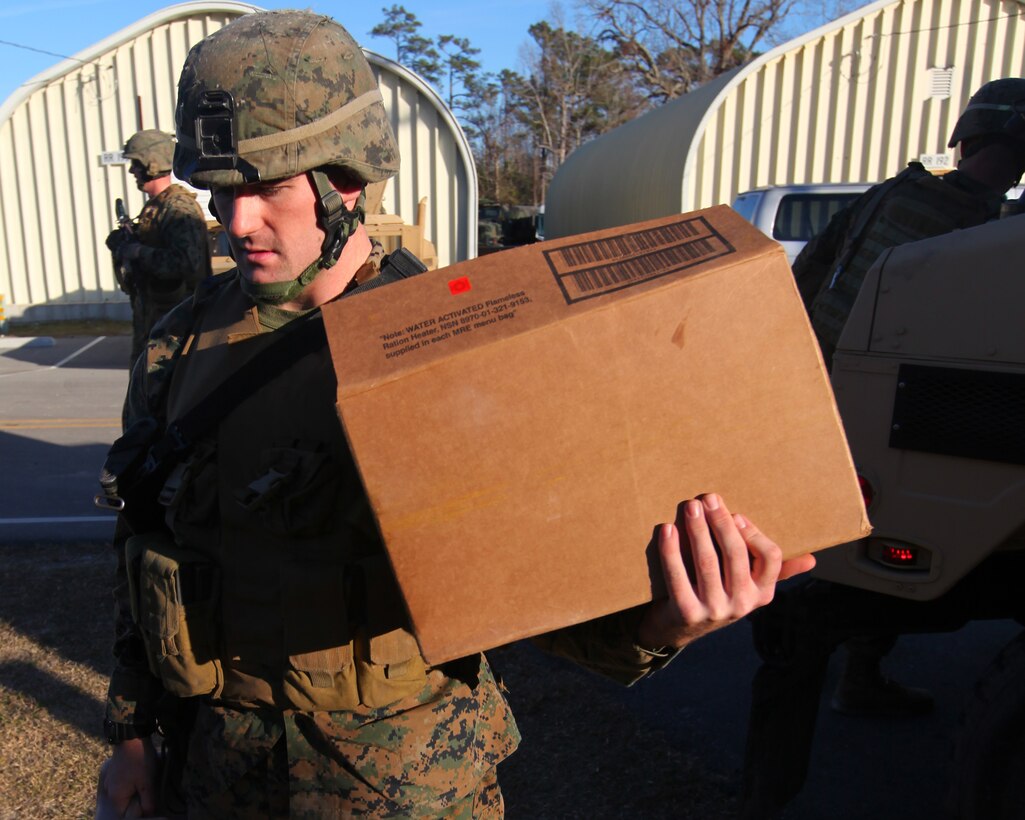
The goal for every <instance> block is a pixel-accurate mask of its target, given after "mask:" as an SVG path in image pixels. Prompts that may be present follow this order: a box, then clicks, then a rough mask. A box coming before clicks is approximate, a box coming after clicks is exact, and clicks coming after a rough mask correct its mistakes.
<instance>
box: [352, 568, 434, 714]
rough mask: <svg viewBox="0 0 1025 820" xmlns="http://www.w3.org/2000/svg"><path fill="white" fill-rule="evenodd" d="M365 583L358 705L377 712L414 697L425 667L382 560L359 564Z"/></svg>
mask: <svg viewBox="0 0 1025 820" xmlns="http://www.w3.org/2000/svg"><path fill="white" fill-rule="evenodd" d="M361 565H362V567H363V570H364V572H365V573H366V583H367V635H366V636H365V637H366V651H365V652H364V651H363V648H362V646H361V645H360V644H361V643H362V641H358V642H357V644H356V646H357V663H356V678H357V683H358V686H359V693H360V702H361V703H363V705H365V706H369V707H371V708H380V707H382V706H388V705H389V704H392V703H395V701H398V700H402V698H405V697H409V696H410V695H415V694H416V693H417V692H419V691H420V690H421V689H422V688H423V687H424V686H425V685H426V683H427V664H426V663H425V662H424V659H423V657H422V656H421V654H420V647H419V646H418V645H417V642H416V638H414V637H413V635H412V634H411V633H410V632H409V630H408V628H407V625H408V619H407V617H406V607H405V604H404V603H403V601H402V596H401V594H400V593H399V590H398V586H397V583H396V581H395V576H394V574H393V573H392V571H391V567H390V566H389V565H388V561H387V559H386V558H385V557H384V556H377V557H374V558H369V559H364V561H362V562H361Z"/></svg>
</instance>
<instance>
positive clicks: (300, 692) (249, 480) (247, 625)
mask: <svg viewBox="0 0 1025 820" xmlns="http://www.w3.org/2000/svg"><path fill="white" fill-rule="evenodd" d="M275 335H276V334H274V333H267V332H261V329H260V326H259V320H258V318H257V314H256V310H255V308H253V307H252V305H251V303H250V302H249V301H248V299H247V298H246V297H245V296H244V295H243V294H242V292H241V291H240V289H239V288H238V287H237V285H230V286H226V287H222V288H219V289H218V290H217V292H216V293H215V294H214V296H213V297H212V303H211V304H209V305H208V306H206V307H205V309H204V310H203V311H202V313H201V315H200V318H199V321H198V324H197V326H196V327H195V328H194V329H193V333H192V335H191V336H190V337H189V338H188V340H187V341H186V343H185V346H184V348H183V352H182V355H181V358H180V360H179V361H178V363H177V364H176V366H175V369H174V373H173V376H172V379H171V383H170V389H169V395H168V406H167V417H168V418H170V419H173V418H177V417H179V416H180V415H181V414H182V413H183V412H184V411H185V410H186V409H188V408H189V407H191V406H194V405H195V403H196V402H198V401H199V400H200V399H201V398H202V397H203V396H204V395H206V394H207V393H208V392H209V391H210V390H211V389H212V388H213V387H215V386H216V385H217V384H218V383H219V382H220V381H221V380H223V378H224V375H225V374H227V373H231V372H234V371H235V370H237V369H238V368H239V367H240V366H241V365H242V364H243V363H244V362H246V361H248V360H249V359H250V358H252V357H253V356H255V355H256V354H257V353H258V352H259V351H261V350H262V349H264V348H265V347H266V346H267V345H268V344H271V343H272V342H273V339H274V337H275ZM335 401H336V395H335V376H334V372H333V369H332V367H331V362H330V357H329V355H328V351H327V349H326V347H322V348H321V349H320V350H318V351H316V352H313V353H310V354H308V355H306V356H305V357H304V358H302V359H300V360H299V361H298V362H297V363H296V364H294V365H293V366H292V367H291V368H290V369H288V370H287V371H286V372H285V374H284V375H282V376H280V377H278V378H276V379H273V380H272V381H270V382H269V383H267V384H264V385H261V386H260V388H259V389H257V390H256V392H255V393H253V394H252V395H251V396H250V397H249V398H247V399H244V400H243V401H242V402H241V403H239V404H238V405H237V406H236V407H235V408H234V409H233V410H232V411H231V412H230V413H229V414H228V415H227V416H226V417H224V418H223V419H222V420H221V422H220V424H219V425H218V426H217V429H216V432H215V433H214V434H211V435H210V436H208V437H207V439H206V440H203V441H201V442H200V443H199V444H198V445H197V446H196V447H195V448H194V449H193V451H192V453H191V455H190V457H189V458H188V460H186V461H185V462H184V463H181V464H179V465H177V467H176V468H175V470H174V471H173V472H172V473H171V475H170V477H169V478H168V479H167V482H166V483H165V485H164V488H163V492H162V493H161V496H160V501H161V503H162V504H164V505H166V508H167V513H166V523H167V525H168V528H169V530H170V532H171V533H173V541H172V539H171V537H170V536H167V535H145V536H138V537H136V538H133V539H129V544H128V547H127V548H126V554H127V558H128V566H129V578H130V583H132V584H134V586H133V590H132V600H133V604H135V605H136V606H137V609H138V612H137V614H136V622H137V623H138V624H139V627H140V629H141V631H142V633H143V637H144V640H145V642H146V644H147V651H148V654H149V658H150V665H151V668H152V670H153V671H154V673H155V674H157V675H159V676H160V677H161V679H162V680H163V683H164V686H165V688H166V689H167V690H168V691H170V692H171V693H172V694H175V695H179V696H191V695H209V696H210V697H212V698H214V699H217V700H221V701H225V702H229V703H232V704H237V705H241V706H259V705H272V706H275V707H278V708H283V709H299V710H304V711H309V710H338V709H345V710H349V709H354V708H356V707H357V706H359V705H361V704H362V705H363V706H368V707H371V708H377V707H381V706H386V705H388V704H390V703H393V702H395V701H397V700H399V699H401V698H403V697H407V696H409V695H411V694H414V693H416V692H419V691H420V690H421V689H423V687H424V685H425V684H426V683H427V681H428V670H427V669H426V666H425V663H424V661H423V658H422V657H421V656H420V654H419V650H418V648H417V644H416V641H415V639H414V638H413V636H412V635H411V634H410V632H409V631H408V629H407V623H406V617H405V609H404V607H403V604H402V600H401V597H400V595H399V592H398V589H397V585H396V581H395V578H394V576H393V574H392V573H391V571H390V568H389V566H388V563H387V560H386V557H385V554H384V550H383V546H382V543H381V540H380V537H379V535H378V533H377V530H376V525H375V523H374V519H373V517H372V513H371V511H370V507H369V503H368V501H367V498H366V494H365V492H364V490H363V487H362V484H361V482H360V479H359V475H358V473H357V470H356V467H355V464H354V462H353V459H352V456H351V454H350V452H349V450H348V447H347V445H346V443H345V440H344V436H343V434H342V430H341V427H340V424H339V421H338V417H337V415H336V412H335Z"/></svg>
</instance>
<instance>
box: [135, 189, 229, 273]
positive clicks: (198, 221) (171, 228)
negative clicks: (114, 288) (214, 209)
mask: <svg viewBox="0 0 1025 820" xmlns="http://www.w3.org/2000/svg"><path fill="white" fill-rule="evenodd" d="M175 187H177V186H172V188H171V189H168V191H165V192H164V194H162V195H161V197H166V198H162V199H160V200H159V201H158V200H156V199H155V200H154V201H153V202H152V203H150V206H153V207H152V210H150V211H149V212H147V209H148V208H149V207H150V206H147V208H144V209H143V214H142V215H140V234H139V239H140V241H141V243H142V244H141V247H140V248H139V256H138V259H137V260H136V261H135V262H134V263H133V264H134V267H135V269H136V270H139V271H141V272H142V273H143V275H144V276H149V277H152V278H154V279H160V280H163V281H166V282H183V283H184V284H185V285H187V286H188V287H189V288H195V286H196V285H197V284H198V283H199V282H200V281H201V280H203V279H204V278H205V277H206V276H207V274H208V273H209V271H210V239H209V235H208V232H207V227H206V220H205V219H204V217H203V211H202V209H201V208H200V207H199V205H198V204H197V203H196V200H195V199H194V198H193V197H192V195H191V194H189V193H188V192H186V191H184V190H181V191H180V192H179V191H174V190H173V189H174V188H175Z"/></svg>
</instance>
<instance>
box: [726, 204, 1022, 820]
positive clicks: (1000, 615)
mask: <svg viewBox="0 0 1025 820" xmlns="http://www.w3.org/2000/svg"><path fill="white" fill-rule="evenodd" d="M1023 264H1025V215H1017V216H1010V217H1008V218H1006V219H1001V220H999V221H996V222H991V223H988V224H985V225H981V226H979V227H977V228H972V229H970V230H964V231H955V232H953V233H950V234H946V235H944V236H940V237H936V238H933V239H927V240H923V241H921V242H915V243H910V244H907V245H902V246H899V247H896V248H893V249H891V250H889V251H887V252H885V253H884V254H883V255H882V256H881V257H880V258H879V260H878V262H877V263H876V264H875V266H874V267H873V268H872V270H871V271H870V272H869V274H868V275H867V278H866V280H865V283H864V286H863V287H862V289H861V292H860V294H859V296H858V299H857V301H856V303H855V305H854V308H853V311H852V313H851V315H850V318H849V320H848V322H847V325H846V326H845V328H844V331H843V334H842V336H841V337H840V341H839V345H838V348H837V351H836V354H835V356H834V358H833V370H832V382H833V388H834V391H835V393H836V399H837V405H838V407H839V410H840V414H841V416H842V419H843V423H844V427H845V429H846V432H847V437H848V440H849V442H850V445H851V451H852V454H853V457H854V461H855V465H856V467H857V470H858V473H859V477H860V481H861V484H862V488H863V492H864V496H865V502H866V505H867V508H868V512H869V518H870V520H871V522H872V525H873V528H874V531H873V533H872V535H871V536H870V537H868V538H865V539H862V540H861V541H857V542H855V543H851V544H844V545H842V546H839V547H836V548H833V549H831V550H826V551H824V552H822V553H819V560H818V567H817V568H816V570H815V572H814V575H815V578H813V579H812V580H811V581H807V582H804V583H801V584H798V585H796V586H793V587H790V588H788V589H785V590H784V591H783V592H782V593H781V594H780V595H779V596H778V598H777V601H776V602H774V603H773V605H772V606H770V607H768V608H766V609H765V610H764V611H763V612H762V613H759V614H758V615H757V616H756V617H755V618H754V619H753V623H754V634H755V642H756V647H757V649H758V651H759V653H760V654H761V656H762V658H763V660H764V661H765V663H764V665H763V666H762V668H761V669H760V670H759V672H758V674H757V676H756V680H755V684H754V692H753V706H752V712H751V721H750V724H749V737H748V765H747V767H746V773H745V799H744V802H745V817H750V818H754V817H773V816H775V814H774V812H775V811H777V810H779V809H780V808H781V807H782V806H783V805H785V803H786V802H788V801H789V800H790V799H791V798H792V797H793V796H794V795H795V794H796V793H797V791H798V790H799V789H800V787H801V785H802V783H803V780H804V776H805V773H806V771H807V767H808V765H809V750H810V746H811V740H812V735H813V732H814V725H815V715H816V713H817V710H818V707H819V694H820V690H821V687H822V683H823V678H824V672H825V666H826V662H827V661H828V659H829V656H830V654H831V653H832V652H833V650H834V649H835V648H836V647H837V646H838V645H839V644H840V643H842V642H843V641H844V640H846V639H848V638H850V637H852V636H859V635H860V636H865V635H867V636H871V635H879V636H884V635H887V634H893V633H898V634H900V633H929V632H944V631H953V630H956V629H959V628H960V627H962V626H963V625H964V624H966V623H967V622H969V621H971V620H976V619H1015V620H1017V621H1018V622H1019V623H1022V624H1025V590H1023V588H1022V585H1023V583H1025V322H1023V319H1022V311H1023V305H1025V273H1023V270H1022V268H1023ZM781 739H782V740H781ZM949 782H950V795H949V799H948V803H949V808H950V811H951V815H952V816H954V817H958V818H965V819H966V820H1012V818H1015V819H1016V820H1020V819H1021V818H1023V817H1025V632H1020V633H1019V634H1018V635H1017V637H1015V638H1014V640H1012V641H1011V642H1010V643H1009V644H1008V645H1007V646H1006V647H1005V648H1004V649H1003V650H1002V651H1001V652H1000V653H999V655H998V656H997V657H996V658H994V660H993V662H992V665H991V666H990V667H989V668H988V669H987V670H986V671H985V673H984V674H983V675H982V677H981V678H980V679H979V681H978V683H977V685H976V689H975V698H974V700H973V701H972V702H971V703H970V704H969V705H968V706H967V708H966V714H965V720H964V726H963V731H962V733H961V736H960V737H959V739H958V741H957V748H956V749H955V750H954V753H953V765H952V769H951V776H950V780H949Z"/></svg>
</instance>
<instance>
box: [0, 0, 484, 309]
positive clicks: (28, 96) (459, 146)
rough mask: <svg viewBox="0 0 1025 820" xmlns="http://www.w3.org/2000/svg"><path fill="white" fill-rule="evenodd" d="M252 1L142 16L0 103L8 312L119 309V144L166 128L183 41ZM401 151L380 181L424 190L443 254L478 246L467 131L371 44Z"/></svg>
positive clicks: (400, 192) (392, 207)
mask: <svg viewBox="0 0 1025 820" xmlns="http://www.w3.org/2000/svg"><path fill="white" fill-rule="evenodd" d="M253 8H254V7H251V6H245V5H243V4H239V3H202V2H199V3H197V2H193V3H185V4H181V5H180V6H172V7H170V8H169V9H165V10H163V11H162V12H158V13H156V14H154V15H150V17H147V18H145V19H144V20H142V21H140V23H139V24H137V25H136V26H134V27H132V28H130V29H126V30H125V31H123V32H120V33H118V34H116V35H112V37H111V38H108V39H107V40H105V41H103V42H102V43H100V44H98V45H97V46H95V47H93V48H92V49H87V50H86V51H83V52H82V53H80V54H79V55H77V59H75V60H68V61H65V62H64V63H61V64H60V65H58V66H56V67H55V68H54V69H52V70H51V71H50V72H46V73H44V74H42V75H40V76H39V78H37V79H38V80H39V82H38V84H37V86H36V87H34V88H30V89H29V90H28V91H27V92H19V93H16V95H15V96H13V97H12V98H11V99H10V100H8V102H7V103H5V104H4V106H3V107H2V108H0V294H3V296H4V304H5V307H6V314H7V317H8V318H13V319H18V318H21V319H22V320H51V319H69V318H96V317H117V318H127V317H128V316H129V315H130V314H129V310H128V305H127V301H126V299H125V297H124V295H123V294H122V293H121V292H120V291H119V290H118V288H117V285H116V283H115V281H114V275H113V269H112V266H111V261H110V254H109V252H108V251H107V248H106V246H105V245H104V244H103V241H104V239H105V237H106V235H107V233H108V231H110V229H111V228H112V227H113V226H114V222H115V219H114V205H113V203H114V199H115V198H117V197H120V198H121V199H123V200H124V201H125V204H126V206H127V207H128V211H129V213H131V214H136V213H138V212H139V210H140V209H141V208H142V205H143V195H142V193H141V192H140V191H138V190H137V189H136V187H135V182H134V180H133V179H132V177H131V175H130V174H129V173H128V165H127V164H126V163H123V162H120V161H117V160H116V159H115V160H114V161H113V162H112V161H111V160H112V158H111V157H109V156H108V157H106V158H105V157H104V156H103V155H104V154H111V153H112V154H119V152H120V149H121V147H122V146H123V145H124V142H125V140H126V139H127V138H128V137H129V136H131V135H132V134H133V133H134V132H135V131H136V130H138V129H139V128H159V129H161V130H164V131H169V132H173V131H174V104H175V96H176V86H177V82H178V74H179V72H180V69H181V65H182V63H183V62H184V61H185V57H186V55H187V53H188V50H189V48H190V47H191V46H192V44H193V43H196V42H198V41H199V40H201V39H202V38H203V37H205V36H206V35H208V34H210V33H211V32H213V31H216V30H217V29H218V28H220V27H222V26H223V25H225V24H226V23H227V22H229V21H230V20H232V19H234V18H235V17H237V16H239V15H240V14H243V13H246V12H247V11H249V10H252V9H253ZM367 56H368V58H369V59H370V61H371V64H372V66H373V68H374V71H375V73H376V74H377V76H378V80H379V82H380V84H381V87H382V91H383V92H384V98H385V106H386V107H387V108H388V109H389V113H390V114H391V117H392V124H393V126H394V127H395V130H396V134H397V137H398V140H399V147H400V150H401V153H402V158H403V162H402V171H401V172H400V175H399V177H397V178H396V179H394V180H392V181H390V182H389V183H388V186H387V188H386V190H385V196H384V206H385V209H386V210H387V212H389V213H397V214H399V215H401V216H402V217H403V218H404V219H405V220H406V221H407V222H412V221H414V220H415V218H416V213H417V203H418V202H419V200H420V199H421V198H423V197H427V200H428V209H427V219H426V235H427V238H428V239H429V240H431V241H432V242H434V244H435V246H436V249H437V251H438V260H439V264H440V265H446V264H450V263H452V262H456V261H460V260H463V259H466V258H469V257H470V256H471V255H473V254H475V253H476V239H477V237H476V209H477V179H476V171H475V169H474V166H473V160H472V156H471V155H470V152H469V146H468V144H467V143H466V138H465V136H464V135H463V133H462V131H461V130H460V129H459V126H458V125H457V124H456V122H455V120H454V118H452V116H451V113H450V112H448V110H447V109H446V108H445V106H444V104H443V103H442V102H441V100H440V98H438V97H437V95H436V94H435V93H434V92H433V91H432V90H431V89H430V88H429V87H428V86H426V85H425V84H424V83H423V82H422V80H420V78H418V77H416V75H414V74H412V73H411V72H409V71H407V70H406V69H404V68H402V67H401V66H399V65H398V64H396V63H394V62H392V61H391V60H387V59H385V58H383V57H380V56H378V55H376V54H371V53H368V55H367Z"/></svg>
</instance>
